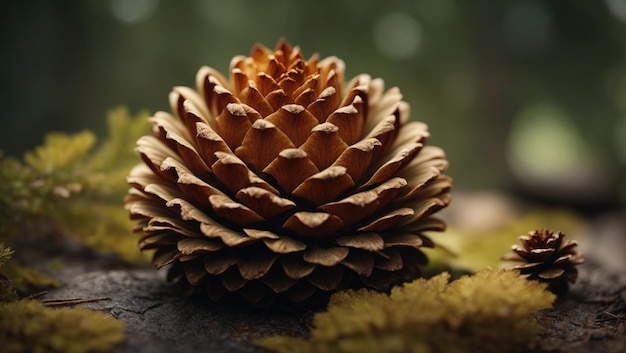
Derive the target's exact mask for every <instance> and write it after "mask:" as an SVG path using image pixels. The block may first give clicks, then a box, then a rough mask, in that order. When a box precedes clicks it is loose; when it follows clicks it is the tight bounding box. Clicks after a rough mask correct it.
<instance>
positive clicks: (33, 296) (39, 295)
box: [24, 290, 48, 299]
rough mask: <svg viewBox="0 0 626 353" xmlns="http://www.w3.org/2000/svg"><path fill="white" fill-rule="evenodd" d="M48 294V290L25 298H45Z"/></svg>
mask: <svg viewBox="0 0 626 353" xmlns="http://www.w3.org/2000/svg"><path fill="white" fill-rule="evenodd" d="M46 294H48V291H47V290H44V291H41V292H39V293H33V294H31V295H29V296H27V297H24V299H37V298H39V297H43V296H44V295H46Z"/></svg>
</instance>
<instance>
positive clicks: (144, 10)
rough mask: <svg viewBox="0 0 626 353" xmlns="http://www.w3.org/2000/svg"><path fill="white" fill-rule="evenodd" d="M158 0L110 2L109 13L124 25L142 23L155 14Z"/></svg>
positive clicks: (120, 0)
mask: <svg viewBox="0 0 626 353" xmlns="http://www.w3.org/2000/svg"><path fill="white" fill-rule="evenodd" d="M158 7H159V0H111V13H112V14H113V17H115V18H116V19H117V20H118V21H120V22H122V23H126V24H136V23H140V22H143V21H145V20H147V19H149V18H150V17H152V15H154V13H155V12H156V10H157V8H158Z"/></svg>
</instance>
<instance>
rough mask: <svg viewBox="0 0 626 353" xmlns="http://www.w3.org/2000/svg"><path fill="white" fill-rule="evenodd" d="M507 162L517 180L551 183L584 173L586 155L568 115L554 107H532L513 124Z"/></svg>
mask: <svg viewBox="0 0 626 353" xmlns="http://www.w3.org/2000/svg"><path fill="white" fill-rule="evenodd" d="M508 152H509V162H510V166H511V169H512V171H513V172H514V173H515V174H517V175H518V176H519V177H530V178H537V179H541V180H554V179H559V178H563V177H570V176H572V175H576V174H577V171H578V170H583V169H586V164H587V163H588V160H589V151H588V149H587V146H586V144H585V141H584V140H583V139H582V136H581V135H580V134H579V132H578V131H577V129H576V126H575V125H574V122H573V121H572V120H571V118H570V117H569V116H568V115H567V113H566V112H565V111H564V110H563V109H562V108H561V107H560V106H558V105H556V104H553V103H534V104H531V105H529V106H527V107H526V108H525V109H523V110H522V111H521V112H520V113H519V115H518V116H517V117H516V118H515V120H514V121H513V124H512V130H511V135H510V139H509V151H508Z"/></svg>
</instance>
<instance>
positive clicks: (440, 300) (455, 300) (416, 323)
mask: <svg viewBox="0 0 626 353" xmlns="http://www.w3.org/2000/svg"><path fill="white" fill-rule="evenodd" d="M449 277H450V276H449V275H448V274H447V273H444V274H441V275H439V276H436V277H434V278H432V279H430V280H424V279H418V280H416V281H414V282H411V283H408V284H405V285H403V286H400V287H396V288H394V289H393V290H392V292H391V294H390V295H387V294H384V293H379V292H375V291H369V290H364V289H362V290H358V291H345V292H340V293H337V294H335V295H334V296H333V297H332V298H331V301H330V303H329V305H328V308H327V311H325V312H322V313H318V314H316V315H315V318H314V320H313V324H314V329H313V330H312V332H311V337H310V339H308V340H306V339H303V338H295V337H286V336H278V337H267V338H263V339H260V340H258V341H257V344H258V345H260V346H262V347H264V348H267V349H269V350H272V351H275V352H302V353H313V352H360V353H367V352H371V353H385V352H446V353H448V352H452V353H454V352H517V351H522V350H524V349H525V348H527V347H528V345H529V344H530V343H532V341H533V339H534V338H535V337H536V336H537V333H538V331H539V329H540V327H539V326H538V324H537V323H536V322H535V321H534V320H533V318H532V316H531V314H533V313H534V312H536V311H537V310H540V309H545V308H550V307H551V305H552V302H553V301H554V299H555V297H554V295H553V294H551V293H549V292H547V291H546V290H545V285H541V284H539V283H536V282H532V281H527V280H526V279H525V278H523V277H521V276H519V275H518V274H517V273H515V272H511V271H503V270H494V269H486V270H483V271H481V272H478V273H476V274H475V275H473V276H465V277H462V278H460V279H458V280H455V281H452V282H449Z"/></svg>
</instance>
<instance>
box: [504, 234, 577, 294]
mask: <svg viewBox="0 0 626 353" xmlns="http://www.w3.org/2000/svg"><path fill="white" fill-rule="evenodd" d="M563 238H565V234H563V233H562V232H556V233H555V232H552V231H550V230H547V229H541V230H534V231H531V232H529V233H528V236H525V235H522V236H520V237H519V238H518V239H519V241H520V243H521V244H522V245H521V246H520V245H513V246H512V247H511V249H512V250H513V252H511V253H507V254H505V255H504V256H502V260H505V261H514V262H518V264H516V265H512V266H510V267H509V269H513V270H517V271H519V272H520V273H521V274H524V275H528V278H529V279H532V280H538V281H540V282H546V283H548V288H549V289H550V290H551V291H553V292H555V293H557V294H562V293H564V292H565V291H567V283H568V282H570V283H575V282H576V278H577V277H578V270H577V269H576V267H575V266H576V265H580V264H582V263H584V262H585V260H584V259H583V257H582V254H581V253H580V252H578V251H576V250H575V249H574V248H575V247H576V246H577V245H578V243H577V242H576V241H574V240H570V241H568V242H566V243H564V242H563Z"/></svg>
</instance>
